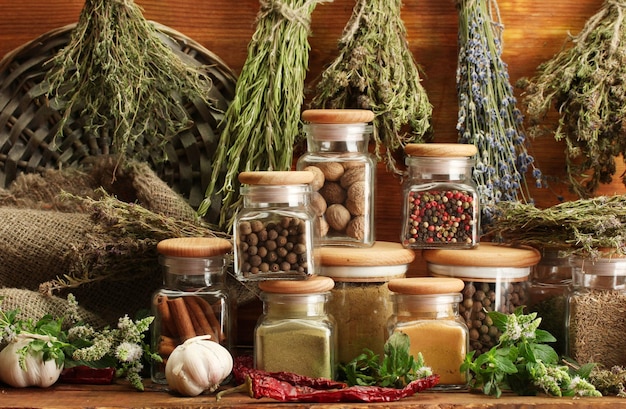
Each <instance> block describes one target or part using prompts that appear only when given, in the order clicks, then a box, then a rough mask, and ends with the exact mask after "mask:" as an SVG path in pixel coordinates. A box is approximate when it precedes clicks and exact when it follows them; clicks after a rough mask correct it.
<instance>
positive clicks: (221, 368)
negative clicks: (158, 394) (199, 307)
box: [165, 335, 233, 396]
mask: <svg viewBox="0 0 626 409" xmlns="http://www.w3.org/2000/svg"><path fill="white" fill-rule="evenodd" d="M210 338H211V336H210V335H202V336H197V337H193V338H190V339H188V340H187V341H185V342H184V343H182V344H181V345H179V346H177V347H176V348H175V349H174V351H173V352H172V354H171V355H170V357H169V358H168V360H167V364H166V365H165V379H166V380H167V384H168V385H169V387H170V389H172V390H173V391H175V392H178V393H180V394H181V395H185V396H197V395H199V394H201V393H202V392H204V391H206V390H208V391H209V392H213V391H214V390H216V389H217V388H218V387H219V386H220V384H221V383H222V382H223V381H224V380H225V379H226V378H227V377H228V375H230V372H231V371H232V370H233V357H232V356H231V354H230V352H228V350H227V349H226V348H224V347H223V346H221V345H220V344H218V343H217V342H214V341H211V340H210Z"/></svg>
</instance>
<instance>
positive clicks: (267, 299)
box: [254, 276, 337, 379]
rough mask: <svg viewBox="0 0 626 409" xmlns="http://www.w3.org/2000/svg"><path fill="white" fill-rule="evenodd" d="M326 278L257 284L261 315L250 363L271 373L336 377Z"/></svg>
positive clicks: (334, 339)
mask: <svg viewBox="0 0 626 409" xmlns="http://www.w3.org/2000/svg"><path fill="white" fill-rule="evenodd" d="M333 286H334V282H333V280H332V279H331V278H329V277H322V276H314V277H310V278H308V279H306V280H264V281H261V282H259V289H260V290H261V300H262V301H263V314H262V315H261V316H260V317H259V319H258V322H257V325H256V327H255V330H254V364H255V367H256V368H258V369H262V370H265V371H269V372H294V373H296V374H298V375H303V376H310V377H313V378H331V379H332V378H333V377H334V376H335V369H336V368H335V367H336V364H337V361H336V349H337V337H336V333H335V321H334V319H333V317H332V316H331V315H330V314H328V312H327V301H328V298H329V297H330V295H331V294H330V290H332V288H333Z"/></svg>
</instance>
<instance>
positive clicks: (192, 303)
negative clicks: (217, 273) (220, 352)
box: [185, 296, 217, 341]
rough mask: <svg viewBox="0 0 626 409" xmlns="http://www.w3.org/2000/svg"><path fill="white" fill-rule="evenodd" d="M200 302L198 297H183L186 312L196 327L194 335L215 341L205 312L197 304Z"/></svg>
mask: <svg viewBox="0 0 626 409" xmlns="http://www.w3.org/2000/svg"><path fill="white" fill-rule="evenodd" d="M200 300H201V298H200V297H195V296H192V297H185V304H186V305H187V310H188V311H189V315H191V318H192V320H194V325H196V335H210V336H211V339H212V340H214V341H217V338H216V336H215V335H216V334H215V331H214V329H213V328H212V327H211V324H209V320H208V318H207V316H206V314H205V311H204V310H203V309H202V306H201V305H200V304H199V302H200Z"/></svg>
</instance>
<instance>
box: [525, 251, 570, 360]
mask: <svg viewBox="0 0 626 409" xmlns="http://www.w3.org/2000/svg"><path fill="white" fill-rule="evenodd" d="M540 252H541V260H540V261H539V263H538V264H537V265H536V266H534V267H533V269H532V272H531V276H530V288H529V291H528V311H529V312H536V313H537V316H538V317H540V318H541V324H540V325H539V328H541V329H543V330H545V331H548V332H549V333H550V334H552V335H554V337H555V338H556V342H555V343H554V344H551V346H552V347H554V350H555V351H556V352H557V353H558V354H559V355H564V354H565V338H566V335H565V318H566V314H565V312H566V309H567V294H568V292H569V287H570V285H571V284H572V266H571V264H570V261H569V257H568V256H560V255H559V250H558V249H552V248H550V249H546V248H543V249H541V250H540Z"/></svg>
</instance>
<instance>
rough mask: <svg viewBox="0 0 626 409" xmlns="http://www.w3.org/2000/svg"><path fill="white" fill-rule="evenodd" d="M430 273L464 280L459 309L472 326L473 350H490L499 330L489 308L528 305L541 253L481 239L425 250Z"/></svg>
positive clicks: (511, 309)
mask: <svg viewBox="0 0 626 409" xmlns="http://www.w3.org/2000/svg"><path fill="white" fill-rule="evenodd" d="M422 256H423V257H424V259H425V260H426V264H427V269H428V273H429V275H431V276H437V277H454V278H459V279H461V280H463V281H464V282H465V286H464V288H463V291H462V292H461V294H462V295H463V301H462V302H461V304H460V305H459V313H460V315H461V317H462V318H463V319H464V320H465V323H466V324H467V326H468V328H469V330H470V350H472V351H477V354H478V353H484V352H487V351H489V350H490V349H491V347H493V346H494V345H496V344H497V343H498V339H499V338H500V331H499V330H498V328H497V327H496V326H495V325H494V323H493V321H492V320H491V318H490V317H489V316H488V315H487V313H488V312H489V311H498V312H501V313H504V314H511V313H513V312H514V311H515V309H516V308H518V307H523V306H526V305H528V287H529V281H528V280H529V277H530V270H531V268H532V267H533V266H534V265H536V264H537V263H538V262H539V259H540V258H541V254H540V253H539V251H538V250H536V249H534V248H532V247H526V246H518V247H512V246H507V245H502V244H494V243H481V244H480V245H479V246H477V247H474V248H472V249H465V250H462V249H448V250H443V249H439V250H436V249H430V250H424V251H423V252H422Z"/></svg>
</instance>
